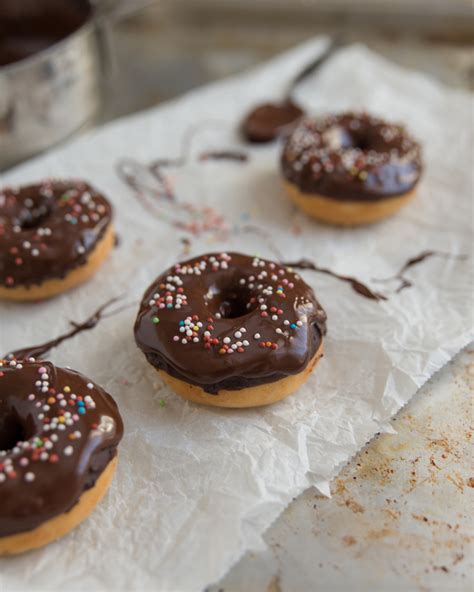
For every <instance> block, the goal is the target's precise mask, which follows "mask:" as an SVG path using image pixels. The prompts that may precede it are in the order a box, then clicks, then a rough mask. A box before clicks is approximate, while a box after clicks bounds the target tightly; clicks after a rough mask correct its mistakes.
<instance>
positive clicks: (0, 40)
mask: <svg viewBox="0 0 474 592" xmlns="http://www.w3.org/2000/svg"><path fill="white" fill-rule="evenodd" d="M91 13H92V11H91V7H90V4H89V2H87V1H86V0H2V1H1V2H0V66H5V65H8V64H11V63H14V62H17V61H19V60H22V59H24V58H27V57H29V56H32V55H34V54H36V53H38V52H39V51H42V50H44V49H46V48H48V47H50V46H51V45H54V44H55V43H57V42H58V41H61V40H62V39H64V38H65V37H67V36H68V35H70V34H71V33H73V32H74V31H76V30H77V29H79V28H80V27H81V26H82V25H83V24H84V23H85V22H86V21H87V19H88V18H90V16H91Z"/></svg>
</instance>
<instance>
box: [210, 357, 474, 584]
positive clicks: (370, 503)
mask: <svg viewBox="0 0 474 592" xmlns="http://www.w3.org/2000/svg"><path fill="white" fill-rule="evenodd" d="M473 386H474V349H473V348H472V347H471V348H468V349H467V350H465V351H464V352H462V353H461V354H459V355H458V356H457V357H456V358H455V359H454V360H453V361H452V362H451V363H450V364H448V365H447V366H446V367H445V368H443V369H442V370H441V371H440V372H439V373H438V374H437V375H436V376H434V377H433V379H432V380H430V381H429V382H428V383H427V384H426V385H425V386H424V387H423V388H422V389H421V390H420V391H419V392H418V393H417V395H416V396H415V398H414V399H413V400H412V401H411V402H410V404H409V405H408V406H407V407H406V408H405V409H404V410H402V412H401V413H400V414H399V415H398V416H397V417H396V418H395V419H394V420H393V422H392V425H393V427H394V429H395V430H397V434H396V435H395V434H393V435H392V434H383V435H381V436H379V437H378V438H376V439H375V440H374V441H373V442H372V443H371V444H369V445H368V446H367V447H366V449H364V450H363V451H362V452H361V453H360V454H358V455H357V457H355V458H354V459H353V460H352V462H351V463H350V464H349V465H348V466H347V467H346V468H345V469H344V470H343V471H342V472H341V474H340V476H339V477H338V478H337V479H336V480H335V481H334V482H333V484H332V488H333V498H332V499H326V498H323V497H321V496H319V495H318V494H317V493H316V492H315V491H314V490H310V491H307V492H306V493H305V494H303V495H302V496H300V497H299V498H298V499H297V500H295V501H294V502H293V503H292V504H291V505H290V506H289V507H288V509H287V510H286V512H285V513H284V514H283V515H282V516H281V517H280V518H279V519H278V520H277V521H276V523H275V524H274V525H273V527H272V528H271V529H270V530H269V531H268V532H267V534H266V535H265V541H266V543H267V544H268V550H267V551H266V552H263V553H259V554H248V555H246V556H245V557H244V558H243V559H242V560H241V561H240V562H239V563H238V564H237V565H236V566H235V567H234V568H233V569H232V570H231V572H230V573H229V574H228V576H227V577H226V578H224V579H223V580H222V581H221V582H220V583H219V584H217V585H216V586H212V587H211V588H210V589H209V592H218V591H224V592H240V591H244V590H245V591H247V592H253V591H266V592H306V591H309V590H348V589H350V590H361V591H362V590H364V591H375V590H404V591H411V590H413V591H420V592H425V591H426V592H427V591H437V590H439V591H441V590H443V591H446V590H456V591H464V590H465V591H466V592H467V591H468V590H472V589H473V585H474V581H473V569H474V565H473V558H474V553H473V536H472V535H473V532H474V531H473V513H472V508H473V507H474V503H473V502H474V467H473V455H472V450H473V449H472V435H473V413H472V411H473V406H472V403H473V399H472V391H473Z"/></svg>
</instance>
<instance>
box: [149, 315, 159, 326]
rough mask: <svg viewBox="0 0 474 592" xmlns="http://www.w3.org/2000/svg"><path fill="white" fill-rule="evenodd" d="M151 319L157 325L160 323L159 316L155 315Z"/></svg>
mask: <svg viewBox="0 0 474 592" xmlns="http://www.w3.org/2000/svg"><path fill="white" fill-rule="evenodd" d="M151 320H152V321H153V323H154V324H155V325H158V323H159V322H160V319H159V318H158V317H153V318H152V319H151Z"/></svg>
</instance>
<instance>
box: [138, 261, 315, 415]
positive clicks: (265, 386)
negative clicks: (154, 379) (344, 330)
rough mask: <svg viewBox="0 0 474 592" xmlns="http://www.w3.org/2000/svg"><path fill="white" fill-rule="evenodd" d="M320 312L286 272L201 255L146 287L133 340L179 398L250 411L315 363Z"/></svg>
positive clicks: (288, 389) (289, 388)
mask: <svg viewBox="0 0 474 592" xmlns="http://www.w3.org/2000/svg"><path fill="white" fill-rule="evenodd" d="M325 332H326V314H325V312H324V311H323V309H322V307H321V306H320V304H319V303H318V301H317V300H316V298H315V295H314V293H313V290H312V289H311V288H310V287H309V286H308V285H307V284H306V283H305V282H304V281H303V279H302V278H301V277H300V276H299V275H298V274H297V273H296V272H295V271H293V270H292V269H290V268H288V267H285V266H282V265H279V264H278V263H275V262H273V261H268V260H266V259H262V258H260V257H252V256H248V255H242V254H239V253H210V254H206V255H202V256H200V257H196V258H194V259H190V260H188V261H184V262H182V263H178V264H176V265H174V266H173V267H172V268H170V269H168V270H167V271H165V272H164V273H163V274H162V275H161V276H159V277H158V278H157V279H156V280H155V281H154V282H153V283H152V285H151V286H150V287H149V288H148V289H147V290H146V292H145V295H144V297H143V300H142V303H141V307H140V310H139V313H138V316H137V319H136V323H135V339H136V342H137V345H138V347H139V348H140V349H141V350H142V351H143V352H144V354H145V356H146V358H147V360H148V362H150V364H151V365H152V366H154V367H155V368H156V369H157V370H158V371H159V373H160V375H161V376H162V378H163V379H164V380H165V381H166V382H167V383H168V384H169V385H170V386H171V387H172V389H173V390H175V391H176V392H177V393H178V394H179V395H181V396H183V397H184V398H186V399H188V400H191V401H194V402H197V403H203V404H207V405H212V406H220V407H254V406H259V405H268V404H270V403H273V402H275V401H279V400H281V399H283V398H285V397H287V396H288V395H289V394H291V393H292V392H294V391H295V390H296V389H298V388H299V386H300V385H301V384H303V382H305V380H306V379H307V378H308V377H309V374H310V372H311V370H312V369H313V368H314V366H315V365H316V363H317V362H318V361H319V359H320V358H321V356H322V347H323V335H324V334H325Z"/></svg>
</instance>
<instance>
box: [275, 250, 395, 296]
mask: <svg viewBox="0 0 474 592" xmlns="http://www.w3.org/2000/svg"><path fill="white" fill-rule="evenodd" d="M282 265H286V266H287V267H292V268H294V269H309V270H311V271H316V272H318V273H325V274H326V275H330V276H331V277H333V278H336V279H338V280H341V281H342V282H346V283H347V284H349V285H350V287H351V288H352V289H353V290H354V292H357V294H360V295H361V296H364V297H365V298H368V299H369V300H387V297H386V296H384V295H383V294H380V293H378V292H373V291H372V290H371V289H370V288H369V287H368V286H366V285H365V284H363V283H362V282H361V281H359V280H358V279H356V278H353V277H351V276H348V275H341V274H339V273H336V272H335V271H332V270H330V269H328V268H327V267H319V266H318V265H316V264H315V263H313V262H312V261H310V260H309V259H300V260H299V261H295V262H290V263H288V262H284V263H282Z"/></svg>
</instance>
